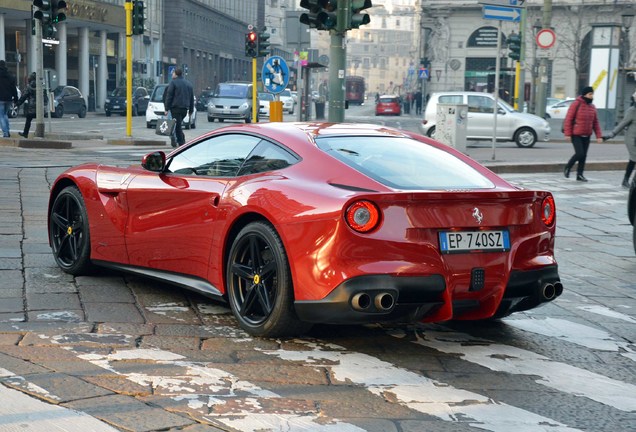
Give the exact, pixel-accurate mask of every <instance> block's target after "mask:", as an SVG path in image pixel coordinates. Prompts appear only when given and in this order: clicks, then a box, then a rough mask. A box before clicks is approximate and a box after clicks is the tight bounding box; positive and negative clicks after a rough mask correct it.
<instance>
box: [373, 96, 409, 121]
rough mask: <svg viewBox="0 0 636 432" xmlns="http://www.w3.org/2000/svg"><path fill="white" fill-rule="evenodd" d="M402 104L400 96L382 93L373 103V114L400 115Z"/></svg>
mask: <svg viewBox="0 0 636 432" xmlns="http://www.w3.org/2000/svg"><path fill="white" fill-rule="evenodd" d="M401 114H402V104H401V103H400V97H399V96H394V95H384V96H380V97H379V98H378V102H377V103H376V104H375V115H377V116H378V115H398V116H399V115H401Z"/></svg>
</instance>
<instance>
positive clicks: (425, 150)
mask: <svg viewBox="0 0 636 432" xmlns="http://www.w3.org/2000/svg"><path fill="white" fill-rule="evenodd" d="M316 144H317V145H318V147H319V148H320V149H322V150H323V151H325V152H327V153H329V154H330V155H332V156H333V157H335V158H336V159H338V160H340V161H342V162H344V163H345V164H347V165H349V166H350V167H352V168H354V169H356V170H357V171H359V172H361V173H363V174H365V175H367V176H369V177H371V178H372V179H374V180H376V181H378V182H380V183H382V184H384V185H386V186H388V187H391V188H393V189H401V190H419V189H429V190H430V189H434V190H435V189H438V190H446V189H490V188H493V187H494V185H493V183H492V182H491V181H490V180H488V179H487V178H486V177H484V176H483V175H482V174H480V173H479V172H478V171H477V170H475V169H474V168H473V167H471V166H470V165H468V164H466V163H464V162H463V161H461V160H460V159H458V158H456V157H455V156H453V155H451V154H449V153H447V152H445V151H443V150H441V149H438V148H435V147H433V146H430V145H427V144H424V143H421V142H419V141H416V140H413V139H410V138H403V137H376V136H355V137H352V136H339V137H319V138H317V139H316Z"/></svg>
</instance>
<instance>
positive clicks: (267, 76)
mask: <svg viewBox="0 0 636 432" xmlns="http://www.w3.org/2000/svg"><path fill="white" fill-rule="evenodd" d="M261 77H262V79H263V86H264V87H265V88H266V89H267V91H269V92H270V93H280V92H282V91H283V90H285V88H286V87H287V84H289V67H287V63H286V62H285V59H284V58H282V57H279V56H272V57H270V58H268V59H267V61H266V62H265V63H264V64H263V70H262V71H261Z"/></svg>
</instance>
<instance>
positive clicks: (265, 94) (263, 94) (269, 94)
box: [258, 93, 274, 101]
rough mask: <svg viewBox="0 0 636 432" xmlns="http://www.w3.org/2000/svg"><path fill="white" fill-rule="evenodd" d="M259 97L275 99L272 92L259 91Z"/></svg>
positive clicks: (268, 99) (269, 99)
mask: <svg viewBox="0 0 636 432" xmlns="http://www.w3.org/2000/svg"><path fill="white" fill-rule="evenodd" d="M258 98H259V99H260V100H265V101H273V100H274V95H273V94H271V93H259V94H258Z"/></svg>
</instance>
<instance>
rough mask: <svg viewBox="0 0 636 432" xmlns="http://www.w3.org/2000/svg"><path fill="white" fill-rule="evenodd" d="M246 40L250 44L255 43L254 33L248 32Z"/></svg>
mask: <svg viewBox="0 0 636 432" xmlns="http://www.w3.org/2000/svg"><path fill="white" fill-rule="evenodd" d="M247 40H249V41H250V42H255V41H256V32H249V33H248V34H247Z"/></svg>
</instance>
